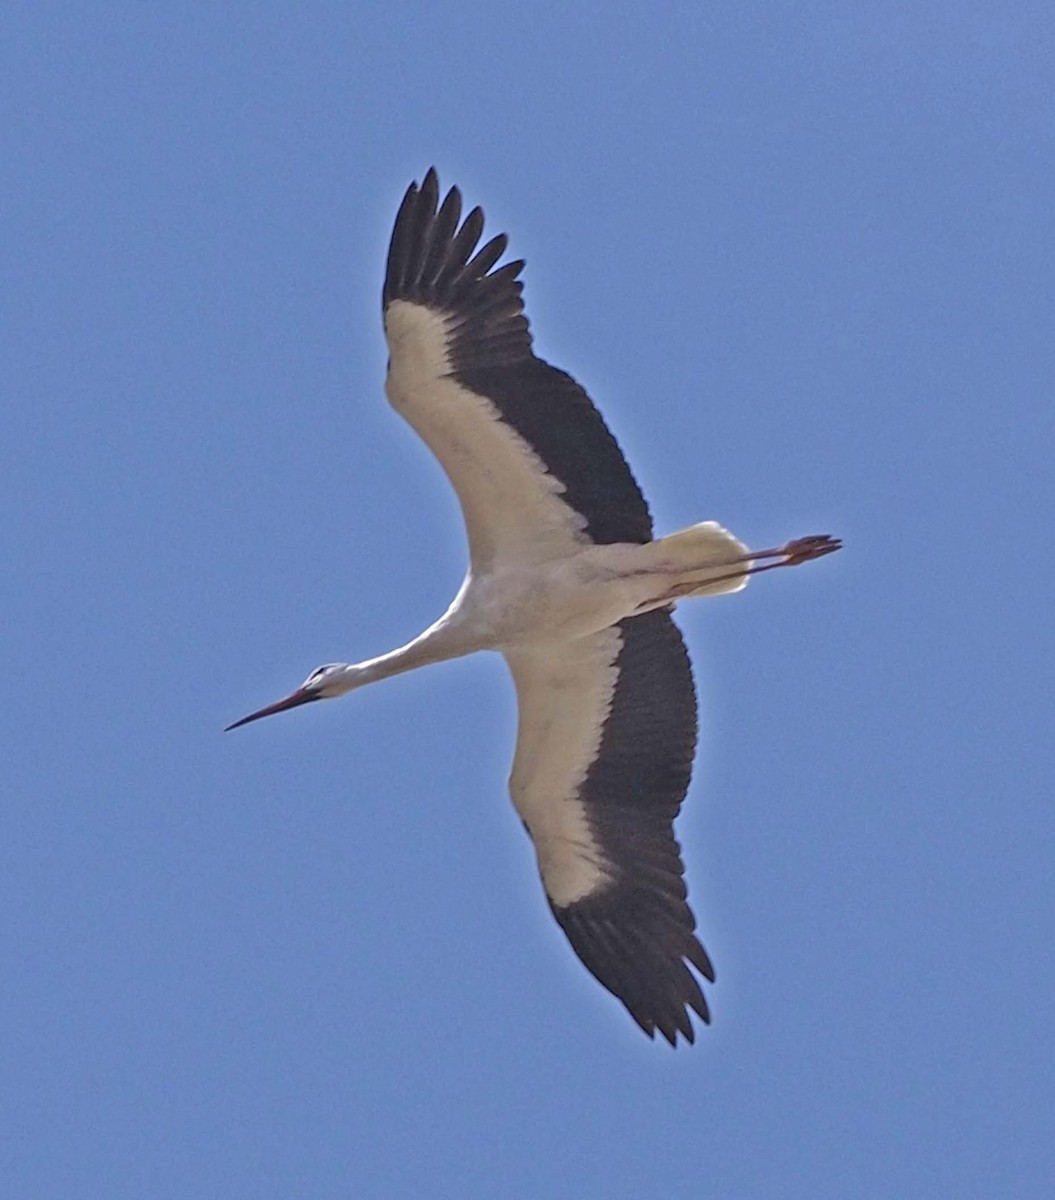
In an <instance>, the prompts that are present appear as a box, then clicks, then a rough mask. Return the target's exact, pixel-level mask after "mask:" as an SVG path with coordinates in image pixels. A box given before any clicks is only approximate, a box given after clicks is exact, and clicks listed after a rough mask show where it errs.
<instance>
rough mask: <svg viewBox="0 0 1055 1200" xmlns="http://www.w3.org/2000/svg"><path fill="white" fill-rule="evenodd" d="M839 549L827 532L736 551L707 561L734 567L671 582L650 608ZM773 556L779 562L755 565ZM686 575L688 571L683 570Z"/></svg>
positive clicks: (839, 544) (711, 566)
mask: <svg viewBox="0 0 1055 1200" xmlns="http://www.w3.org/2000/svg"><path fill="white" fill-rule="evenodd" d="M841 548H842V542H841V541H840V540H839V539H838V538H833V537H831V535H830V534H827V533H817V534H811V535H810V536H808V537H801V538H795V539H794V540H793V541H790V542H787V543H786V544H785V545H783V546H781V547H779V548H778V549H775V550H752V551H749V552H748V553H746V554H738V555H735V556H733V557H731V558H728V559H726V560H725V561H724V562H722V563H716V562H709V563H707V570H708V572H710V571H712V570H714V568H715V567H730V568H734V569H732V570H729V571H727V572H725V573H723V574H719V575H711V574H709V573H708V575H707V576H706V578H704V579H702V580H701V579H684V580H682V581H680V582H679V583H676V584H673V585H672V586H671V587H670V588H668V589H667V590H666V591H665V592H664V593H663V594H662V595H661V596H658V597H657V598H656V600H655V601H652V602H650V604H649V607H650V608H651V607H653V605H654V604H661V603H662V604H666V603H669V602H670V601H672V600H682V599H685V598H687V597H689V596H696V595H707V594H713V593H717V592H722V591H726V590H730V587H729V585H730V584H738V585H740V586H743V584H744V583H746V581H747V577H748V576H749V575H760V574H761V573H762V572H763V571H775V570H776V569H777V568H778V567H797V566H799V565H800V564H801V563H805V562H811V561H812V560H813V559H815V558H823V557H824V555H826V554H834V553H835V551H836V550H839V549H841ZM766 558H773V559H777V560H779V561H777V562H770V563H764V564H763V565H762V566H757V565H755V564H757V563H758V562H759V560H760V559H766ZM742 563H750V564H752V565H751V566H748V567H744V566H740V565H739V564H742ZM685 573H686V574H688V573H689V572H685Z"/></svg>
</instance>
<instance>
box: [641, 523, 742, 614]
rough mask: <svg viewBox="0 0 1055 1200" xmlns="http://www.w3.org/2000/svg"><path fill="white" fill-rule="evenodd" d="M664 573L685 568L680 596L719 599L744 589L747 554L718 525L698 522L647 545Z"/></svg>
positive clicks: (728, 533)
mask: <svg viewBox="0 0 1055 1200" xmlns="http://www.w3.org/2000/svg"><path fill="white" fill-rule="evenodd" d="M649 549H650V550H653V551H654V553H655V555H656V561H657V563H662V566H663V570H664V571H672V570H673V569H675V568H677V567H682V568H684V572H685V574H684V575H683V576H682V580H683V582H682V585H681V586H680V587H679V589H678V592H679V595H680V596H683V597H688V596H721V595H723V594H724V593H725V592H739V591H740V590H741V589H742V588H745V587H746V586H747V578H748V570H749V568H750V567H751V561H750V559H749V558H748V555H750V553H751V552H750V550H749V549H748V548H747V546H745V545H744V543H743V542H742V541H740V539H739V538H736V537H733V535H732V534H731V533H730V532H729V530H728V529H723V528H722V527H721V525H719V524H718V522H717V521H701V522H700V523H699V524H698V525H690V526H689V527H688V529H680V530H679V531H678V532H677V533H671V534H668V535H667V536H666V537H664V538H659V539H658V540H657V541H655V542H651V543H649Z"/></svg>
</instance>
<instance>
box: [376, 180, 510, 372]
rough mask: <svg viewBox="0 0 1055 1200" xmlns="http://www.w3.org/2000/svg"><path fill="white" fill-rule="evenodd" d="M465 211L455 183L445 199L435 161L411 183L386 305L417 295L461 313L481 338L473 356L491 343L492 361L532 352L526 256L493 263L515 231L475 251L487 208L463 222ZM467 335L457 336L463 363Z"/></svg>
mask: <svg viewBox="0 0 1055 1200" xmlns="http://www.w3.org/2000/svg"><path fill="white" fill-rule="evenodd" d="M461 212H462V194H461V192H460V191H459V190H458V189H457V188H456V187H452V188H451V189H450V191H449V192H448V193H447V195H446V196H445V197H444V200H443V203H442V204H440V181H439V176H438V175H437V174H436V169H435V167H430V168H429V170H428V171H427V173H426V175H425V178H424V180H423V181H422V183H421V186H420V187H419V186H418V185H417V183H412V184H411V185H410V187H409V188H407V192H406V195H405V196H404V197H403V203H402V204H401V205H400V207H399V212H398V214H397V215H396V224H395V227H394V228H393V230H392V241H391V243H390V244H389V247H388V266H387V269H386V272H385V286H384V291H383V295H382V301H383V307H385V308H387V307H388V305H389V304H391V303H392V301H393V300H410V301H415V302H417V303H419V304H425V305H427V306H428V307H430V308H435V309H440V310H442V311H444V312H449V313H452V314H454V315H456V316H457V317H458V318H459V324H460V325H463V326H470V327H471V328H469V329H466V330H465V332H466V333H467V334H469V335H470V338H471V342H472V343H473V344H474V349H475V351H476V354H475V355H474V357H479V352H480V351H481V350H483V349H486V359H487V362H488V364H489V365H490V366H500V365H504V366H510V365H513V364H515V363H518V362H523V361H524V360H525V359H530V358H531V357H532V353H531V334H530V332H529V330H528V322H527V318H526V317H525V316H524V305H523V301H522V299H521V293H522V291H523V286H524V285H523V284H522V283H520V282H519V281H518V280H517V276H518V275H519V274H520V272H521V271H522V270H523V269H524V262H523V260H522V259H520V260H518V261H516V262H511V263H506V264H505V265H504V266H502V267H499V268H498V269H497V270H493V269H492V268H494V265H495V263H496V262H498V260H499V259H500V258H501V257H502V255H503V254H504V253H505V249H506V246H507V245H508V243H509V239H508V237H507V236H506V235H505V234H504V233H500V234H499V235H498V236H497V237H493V238H491V240H490V241H489V242H487V244H486V245H485V246H483V248H482V249H481V250H480V251H479V252H478V253H476V254H473V251H474V250H476V246H477V244H478V242H479V241H480V237H481V236H482V234H483V230H484V214H483V210H482V209H480V208H474V209H473V210H472V212H470V213H469V215H468V216H467V217H466V218H465V220H464V221H461ZM460 221H461V224H460V226H459V222H460ZM462 340H463V339H462V338H459V337H456V338H455V340H454V346H453V350H454V357H455V365H456V366H457V365H458V363H457V359H458V357H459V355H458V343H459V342H460V341H462ZM462 348H463V349H468V347H467V346H463V347H462Z"/></svg>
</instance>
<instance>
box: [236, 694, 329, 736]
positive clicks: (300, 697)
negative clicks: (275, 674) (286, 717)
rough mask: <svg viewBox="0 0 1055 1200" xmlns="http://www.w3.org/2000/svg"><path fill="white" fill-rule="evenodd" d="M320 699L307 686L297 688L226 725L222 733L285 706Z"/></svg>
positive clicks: (281, 710)
mask: <svg viewBox="0 0 1055 1200" xmlns="http://www.w3.org/2000/svg"><path fill="white" fill-rule="evenodd" d="M321 699H322V697H321V696H320V695H319V693H318V692H309V691H308V689H307V688H297V690H296V691H295V692H291V693H290V694H289V695H288V696H284V697H283V698H282V699H281V700H276V701H275V703H274V704H269V705H268V706H267V708H261V709H259V710H258V711H257V712H255V713H250V714H249V716H248V717H243V718H242V719H241V720H240V721H235V723H234V724H233V725H228V726H227V728H226V729H225V730H224V733H230V732H231V730H232V729H237V728H238V726H239V725H248V724H249V722H250V721H259V720H260V718H261V717H270V716H272V715H273V714H274V713H280V712H285V711H286V709H287V708H299V707H300V705H302V704H307V703H308V702H309V701H310V700H321Z"/></svg>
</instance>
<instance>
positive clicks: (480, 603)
mask: <svg viewBox="0 0 1055 1200" xmlns="http://www.w3.org/2000/svg"><path fill="white" fill-rule="evenodd" d="M483 223H484V220H483V213H482V212H481V210H480V209H479V208H476V209H473V210H472V212H470V213H469V215H468V216H467V217H466V218H465V220H464V221H462V220H461V196H460V194H459V192H458V190H457V189H456V188H453V189H451V191H450V192H448V193H447V196H446V198H445V199H444V201H443V203H442V204H440V202H439V182H438V180H437V177H436V173H435V171H429V172H428V174H427V175H426V176H425V179H424V182H423V183H422V184H421V186H420V187H419V186H418V185H416V184H412V185H411V187H410V188H409V189H408V191H407V194H406V196H405V197H404V200H403V204H402V206H401V208H400V210H399V215H398V216H397V218H396V224H395V228H394V230H393V234H392V243H391V246H390V248H389V255H388V269H387V273H386V277H385V287H384V297H383V300H384V319H385V334H386V337H387V339H388V345H389V354H390V359H389V370H388V378H387V381H386V391H387V393H388V397H389V400H390V401H391V403H392V406H393V407H394V408H395V409H396V411H397V412H399V413H400V414H401V415H402V416H403V417H405V418H406V420H407V421H408V422H409V423H410V424H411V425H412V426H413V427H414V428H415V429H416V430H417V432H418V433H419V434H420V435H421V437H422V438H423V439H424V440H425V442H426V443H427V444H428V446H429V447H430V449H431V450H432V451H433V453H434V454H435V455H436V457H437V458H438V459H439V461H440V463H441V464H442V466H443V469H444V470H445V471H446V473H447V476H448V478H449V479H450V481H451V484H452V485H453V487H454V489H455V491H456V492H457V494H458V498H459V500H460V502H461V507H462V513H463V516H464V518H465V526H466V531H467V534H468V540H469V572H468V574H467V576H466V579H465V582H464V583H463V585H462V587H461V589H460V591H459V593H458V595H457V596H456V597H455V599H454V602H453V603H452V605H451V607H450V608H449V609H448V610H447V612H446V613H445V614H444V615H443V616H442V617H441V618H440V619H439V620H438V621H437V622H436V623H435V624H434V625H433V626H431V627H430V628H429V629H427V630H426V631H425V632H424V633H423V634H421V635H420V636H419V637H417V638H415V639H414V640H413V641H412V642H409V643H408V644H407V645H406V646H403V647H401V648H399V649H398V650H394V651H392V652H391V653H389V654H385V655H382V656H381V657H379V658H374V659H369V660H367V661H366V662H362V663H351V664H346V663H335V664H330V665H328V666H326V667H320V668H318V669H317V670H316V671H313V672H312V674H311V675H310V676H309V677H308V678H307V680H305V682H304V683H303V684H302V685H301V686H300V687H299V688H298V689H297V690H296V691H295V692H293V693H292V694H291V695H289V696H287V697H285V698H284V699H282V700H280V701H278V702H277V703H275V704H272V705H269V706H268V707H267V708H264V709H261V710H260V711H258V712H255V713H252V714H251V715H250V716H248V717H245V718H243V719H242V720H241V721H237V722H235V724H234V725H232V726H230V728H232V729H233V728H236V727H237V726H238V725H244V724H246V723H247V722H249V721H253V720H256V719H258V718H259V717H263V716H268V715H270V714H272V713H276V712H282V711H284V710H286V709H289V708H293V707H296V706H297V705H300V704H305V703H307V702H309V701H313V700H321V699H327V698H331V697H334V696H339V695H343V694H344V693H346V692H348V691H351V690H352V689H354V688H357V687H361V686H363V685H364V684H366V683H371V682H373V681H375V680H377V679H382V678H385V677H387V676H389V675H394V674H397V673H399V672H402V671H407V670H410V669H412V668H414V667H418V666H423V665H425V664H426V663H430V662H438V661H440V660H443V659H449V658H454V657H458V656H460V655H464V654H469V653H471V652H473V651H475V650H498V651H500V652H501V653H502V654H503V655H504V656H505V659H506V661H507V663H508V664H509V669H510V672H511V674H512V676H513V682H514V684H515V686H516V692H517V703H518V711H519V730H518V735H517V747H516V755H515V758H514V762H513V769H512V774H511V776H510V780H509V788H510V793H511V796H512V799H513V803H514V805H515V806H516V809H517V811H518V813H519V814H520V816H521V818H522V820H523V822H524V824H525V826H526V828H527V831H528V833H529V834H530V836H531V839H532V841H533V843H534V846H535V853H536V856H537V859H538V866H539V871H540V874H541V876H542V882H543V885H544V888H545V891H546V895H547V898H548V900H549V904H550V907H551V909H552V911H553V913H554V916H555V917H556V918H557V920H558V922H559V923H560V925H561V927H562V928H563V930H564V932H565V933H566V934H567V936H568V939H569V941H570V942H571V944H572V946H573V948H574V949H575V951H576V953H577V954H578V955H579V957H580V958H581V959H582V960H583V962H584V963H585V965H586V966H587V967H588V968H589V970H590V971H591V972H592V973H593V974H594V975H595V976H596V978H597V979H598V980H599V981H600V982H601V983H602V984H604V986H605V987H607V988H608V989H609V990H610V991H611V992H613V993H614V994H615V995H616V996H617V997H618V998H619V999H620V1000H621V1001H622V1003H623V1004H624V1005H625V1006H626V1008H627V1009H628V1011H629V1012H630V1015H631V1016H632V1017H633V1018H634V1020H635V1021H636V1022H637V1023H638V1024H639V1025H640V1026H641V1028H642V1029H643V1030H644V1031H645V1032H646V1033H647V1034H648V1035H649V1036H653V1034H654V1033H655V1032H656V1031H657V1030H658V1031H659V1032H660V1033H661V1034H662V1035H663V1036H664V1037H665V1038H666V1039H667V1040H668V1041H669V1042H670V1043H671V1044H672V1045H673V1044H675V1042H676V1040H677V1035H678V1034H679V1033H680V1034H681V1035H682V1036H683V1037H684V1038H685V1039H686V1040H687V1041H689V1042H691V1041H692V1040H693V1038H694V1032H693V1027H692V1022H691V1020H690V1017H689V1011H690V1010H691V1011H693V1012H695V1013H696V1014H697V1015H698V1016H699V1017H700V1018H701V1019H702V1020H704V1021H707V1020H709V1013H708V1008H707V1002H706V1000H705V998H704V996H703V992H702V990H701V988H700V985H699V980H698V979H697V978H696V975H695V974H694V972H696V973H697V974H698V975H699V976H701V977H703V978H704V979H707V980H710V981H713V980H714V971H713V968H712V966H711V963H710V960H709V959H708V957H707V954H706V952H705V951H704V949H703V947H702V945H701V944H700V942H699V940H698V939H697V938H696V936H695V932H694V931H695V919H694V917H693V915H692V912H691V910H690V909H689V906H688V903H687V901H686V889H685V882H684V870H683V866H682V861H681V854H680V849H679V846H678V843H677V841H676V840H675V837H674V831H673V821H674V818H675V816H676V815H677V813H678V809H679V808H680V806H681V802H682V800H683V799H684V797H685V793H686V791H687V790H688V785H689V777H690V773H691V769H692V760H693V755H694V752H695V746H696V700H695V693H694V689H693V683H692V672H691V668H690V666H689V660H688V655H687V654H686V651H685V646H684V643H683V641H682V638H681V635H680V633H679V632H678V629H677V627H676V626H675V625H674V623H673V621H672V619H671V611H672V609H673V606H674V603H675V602H676V601H677V600H680V599H684V598H687V597H690V596H701V595H716V594H719V593H721V592H730V591H737V590H739V589H740V588H741V587H743V586H744V585H745V583H746V582H747V578H748V576H749V575H751V574H755V573H757V572H759V571H765V570H770V569H772V568H774V567H781V566H792V565H795V564H796V563H800V562H805V561H807V560H809V559H812V558H818V557H820V556H822V555H824V554H828V553H831V552H832V551H833V550H837V549H838V548H839V545H840V543H839V542H838V541H836V540H834V539H832V538H829V537H827V536H826V535H821V536H817V537H809V538H800V539H798V540H796V541H794V542H789V543H788V544H787V545H785V546H783V547H781V548H780V549H778V550H765V551H755V552H750V551H748V549H747V548H746V547H745V546H744V545H743V543H741V542H739V541H738V540H737V539H736V538H734V537H733V536H732V535H731V534H730V533H728V532H727V531H726V530H724V529H722V528H721V526H719V525H717V524H715V523H714V522H704V523H702V524H700V525H694V526H691V527H690V528H689V529H685V530H682V531H681V532H679V533H676V534H672V535H670V536H668V537H665V538H660V539H658V540H653V537H652V522H651V518H650V516H649V512H648V507H647V505H646V504H645V500H644V498H643V496H642V494H641V492H640V489H639V488H638V486H637V484H636V483H635V481H634V478H633V476H632V475H631V473H630V469H629V467H628V466H627V465H626V461H625V460H624V458H623V456H622V454H621V452H620V450H619V447H618V445H617V444H616V442H615V439H614V438H613V437H612V435H611V433H610V432H609V431H608V429H607V427H606V425H605V423H604V421H603V419H602V418H601V416H600V414H599V413H598V411H597V409H596V408H595V407H594V406H593V404H592V403H591V402H590V399H589V397H588V396H587V395H586V393H585V392H584V391H583V390H582V388H581V387H579V385H578V384H577V383H576V382H575V381H574V380H573V379H572V378H571V377H570V376H569V375H566V374H565V373H564V372H562V371H559V370H557V369H556V368H555V367H551V366H550V365H549V364H548V363H545V362H543V361H542V360H541V359H539V358H537V357H536V356H535V355H534V353H533V351H532V344H531V335H530V332H529V330H528V323H527V319H526V318H525V317H524V313H523V305H522V302H521V286H522V285H521V284H520V283H519V282H518V281H517V276H518V275H519V273H520V271H521V270H522V268H523V265H524V264H523V263H522V262H513V263H508V264H506V265H504V266H501V267H499V266H496V264H497V263H498V260H499V259H500V258H501V256H502V254H503V252H504V251H505V247H506V238H505V236H504V235H500V236H499V237H496V238H493V239H491V241H489V242H488V243H487V244H486V245H485V246H484V247H483V248H482V249H480V250H479V251H477V245H478V243H479V241H480V237H481V235H482V233H483ZM766 559H768V560H771V561H769V562H768V563H766V564H765V565H759V561H760V560H766Z"/></svg>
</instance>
